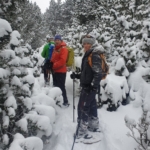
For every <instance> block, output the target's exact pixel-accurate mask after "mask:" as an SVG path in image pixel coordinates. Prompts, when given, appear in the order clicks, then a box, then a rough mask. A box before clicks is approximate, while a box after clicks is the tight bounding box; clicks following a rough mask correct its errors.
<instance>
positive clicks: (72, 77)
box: [70, 72, 80, 79]
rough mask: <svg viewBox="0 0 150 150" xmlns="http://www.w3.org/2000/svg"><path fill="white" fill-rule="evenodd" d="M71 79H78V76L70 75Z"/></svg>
mask: <svg viewBox="0 0 150 150" xmlns="http://www.w3.org/2000/svg"><path fill="white" fill-rule="evenodd" d="M70 78H71V79H80V74H75V73H74V72H73V73H72V74H71V75H70Z"/></svg>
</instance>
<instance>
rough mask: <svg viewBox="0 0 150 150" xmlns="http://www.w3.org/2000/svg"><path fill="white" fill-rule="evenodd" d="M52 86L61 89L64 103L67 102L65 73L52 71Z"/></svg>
mask: <svg viewBox="0 0 150 150" xmlns="http://www.w3.org/2000/svg"><path fill="white" fill-rule="evenodd" d="M53 82H54V86H56V87H59V88H60V89H61V90H62V96H63V100H64V103H68V98H67V93H66V88H65V82H66V73H57V72H56V73H54V74H53Z"/></svg>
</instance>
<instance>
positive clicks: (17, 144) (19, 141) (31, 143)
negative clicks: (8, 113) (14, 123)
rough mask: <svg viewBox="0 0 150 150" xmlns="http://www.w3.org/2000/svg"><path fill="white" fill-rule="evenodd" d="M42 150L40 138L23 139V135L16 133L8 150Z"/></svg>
mask: <svg viewBox="0 0 150 150" xmlns="http://www.w3.org/2000/svg"><path fill="white" fill-rule="evenodd" d="M24 149H27V150H33V149H35V150H42V149H43V142H42V140H41V139H40V138H37V137H29V138H24V137H23V135H21V134H19V133H17V134H15V135H14V140H13V142H12V143H11V145H10V148H9V150H24Z"/></svg>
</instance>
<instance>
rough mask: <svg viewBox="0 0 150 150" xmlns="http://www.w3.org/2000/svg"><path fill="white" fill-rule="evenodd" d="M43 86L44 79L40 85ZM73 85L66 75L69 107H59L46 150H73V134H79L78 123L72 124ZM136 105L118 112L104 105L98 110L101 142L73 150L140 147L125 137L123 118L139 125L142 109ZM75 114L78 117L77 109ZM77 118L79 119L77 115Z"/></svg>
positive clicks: (133, 104)
mask: <svg viewBox="0 0 150 150" xmlns="http://www.w3.org/2000/svg"><path fill="white" fill-rule="evenodd" d="M43 82H44V81H43V78H42V76H41V77H40V83H41V85H42V83H43ZM72 83H73V82H72V80H71V79H70V73H67V81H66V89H67V95H68V99H69V102H70V106H69V108H65V109H64V108H59V107H56V111H57V117H56V123H55V124H54V126H53V133H52V136H51V140H50V143H49V144H45V145H44V150H71V147H72V143H73V134H74V132H75V130H76V123H73V96H72V95H73V84H72ZM51 85H52V83H51ZM46 88H47V87H46ZM76 88H77V84H76ZM78 100H79V97H78V96H76V98H75V102H76V108H77V103H78ZM135 103H136V101H131V102H130V104H129V105H127V106H120V107H119V108H118V109H117V111H116V112H108V111H106V106H105V105H104V106H103V107H102V108H101V109H98V114H99V119H100V127H101V130H102V133H103V139H102V141H101V142H99V143H96V144H92V145H85V144H75V147H74V150H80V149H81V150H98V149H101V150H127V149H129V150H134V148H136V147H137V143H136V142H135V141H134V140H133V139H132V138H129V137H128V136H127V135H126V134H127V132H129V130H128V128H127V127H126V125H125V121H124V117H125V116H126V115H127V116H130V117H131V118H134V119H135V120H136V121H137V120H138V119H139V117H140V116H141V113H142V110H141V108H140V107H138V108H136V107H135V106H136V105H135ZM75 111H76V113H77V109H76V110H75ZM75 117H76V118H77V114H76V116H75Z"/></svg>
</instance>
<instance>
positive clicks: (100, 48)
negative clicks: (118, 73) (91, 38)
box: [92, 43, 105, 53]
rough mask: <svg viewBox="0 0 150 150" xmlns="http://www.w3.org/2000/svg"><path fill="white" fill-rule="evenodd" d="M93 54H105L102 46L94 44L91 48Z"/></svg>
mask: <svg viewBox="0 0 150 150" xmlns="http://www.w3.org/2000/svg"><path fill="white" fill-rule="evenodd" d="M92 49H93V52H98V53H105V49H104V47H103V46H102V45H100V44H98V43H95V44H94V45H93V46H92Z"/></svg>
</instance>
